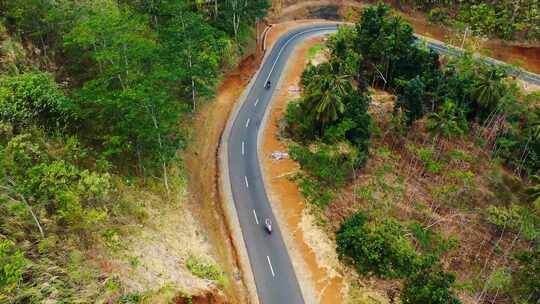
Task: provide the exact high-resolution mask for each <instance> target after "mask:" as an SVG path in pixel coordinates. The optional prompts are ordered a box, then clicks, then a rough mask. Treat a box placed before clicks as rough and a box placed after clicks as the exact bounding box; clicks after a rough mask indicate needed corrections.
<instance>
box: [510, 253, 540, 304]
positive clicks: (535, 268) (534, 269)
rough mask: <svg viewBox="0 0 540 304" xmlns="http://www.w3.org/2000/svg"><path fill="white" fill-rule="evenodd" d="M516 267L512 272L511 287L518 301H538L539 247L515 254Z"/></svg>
mask: <svg viewBox="0 0 540 304" xmlns="http://www.w3.org/2000/svg"><path fill="white" fill-rule="evenodd" d="M516 259H517V261H518V262H519V266H518V268H517V269H516V270H515V271H514V273H513V274H512V289H513V290H514V294H515V297H516V298H517V299H519V300H520V302H519V303H538V302H539V301H540V280H538V274H539V273H540V247H537V248H536V249H533V250H530V251H523V252H521V253H519V254H517V256H516Z"/></svg>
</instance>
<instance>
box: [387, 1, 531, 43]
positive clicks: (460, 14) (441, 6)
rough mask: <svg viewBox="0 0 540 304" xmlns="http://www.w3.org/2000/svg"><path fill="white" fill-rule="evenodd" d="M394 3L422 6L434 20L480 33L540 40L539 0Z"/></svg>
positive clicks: (414, 6) (417, 7)
mask: <svg viewBox="0 0 540 304" xmlns="http://www.w3.org/2000/svg"><path fill="white" fill-rule="evenodd" d="M393 3H395V4H396V6H397V7H399V8H403V7H404V6H409V7H412V8H415V9H418V10H420V11H422V12H424V13H426V14H427V17H428V20H430V21H432V22H436V23H440V24H442V25H445V26H452V27H454V28H458V29H462V30H464V29H465V28H468V29H469V30H470V31H471V32H472V33H474V34H476V35H478V36H487V37H490V38H500V39H503V40H521V41H531V42H535V41H536V42H537V41H539V40H540V17H539V16H540V3H538V1H535V0H525V1H512V0H493V1H485V0H473V1H460V0H444V1H431V0H405V1H403V0H402V1H394V2H393Z"/></svg>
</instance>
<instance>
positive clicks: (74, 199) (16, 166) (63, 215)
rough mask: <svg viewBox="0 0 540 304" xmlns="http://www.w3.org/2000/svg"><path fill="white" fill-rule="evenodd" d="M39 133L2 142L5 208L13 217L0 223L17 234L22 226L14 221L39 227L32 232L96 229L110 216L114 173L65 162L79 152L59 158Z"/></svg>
mask: <svg viewBox="0 0 540 304" xmlns="http://www.w3.org/2000/svg"><path fill="white" fill-rule="evenodd" d="M39 134H40V133H39V132H37V133H35V134H28V133H27V134H21V135H16V136H14V137H13V138H11V139H10V140H9V141H8V142H7V144H5V145H1V144H0V156H1V157H0V185H2V188H3V189H4V191H5V192H4V193H5V198H6V201H7V203H6V204H4V205H3V206H2V207H1V208H0V209H1V211H2V214H5V215H6V216H7V215H9V216H10V217H11V218H10V219H9V220H7V219H6V220H3V221H0V223H1V224H2V226H3V229H6V230H7V231H9V232H13V233H14V232H15V231H12V229H18V228H17V226H14V227H12V226H11V224H10V223H12V222H13V221H16V220H15V219H20V220H22V223H28V224H27V225H28V226H27V228H28V229H30V227H35V228H31V229H30V230H29V231H32V230H33V231H36V232H37V231H39V232H40V233H41V234H42V235H44V234H46V233H47V232H49V231H48V230H49V229H50V230H52V231H55V230H56V229H57V228H59V227H63V228H65V229H68V230H72V231H76V232H79V233H82V234H87V233H91V232H92V231H95V230H96V228H97V224H99V223H100V222H102V221H103V220H104V219H105V218H106V217H107V212H106V208H105V204H106V203H107V194H108V192H109V190H110V188H111V184H110V177H109V175H108V174H106V173H105V174H101V173H97V172H93V171H90V170H88V169H83V168H80V167H78V166H77V165H76V164H75V163H72V162H69V161H66V160H65V159H69V158H74V159H78V158H79V156H80V153H81V151H80V150H78V149H72V150H71V151H68V150H66V151H64V153H67V154H71V157H68V156H67V155H65V156H66V157H65V159H62V158H58V156H59V155H58V154H57V151H55V150H54V147H51V145H50V144H49V145H46V144H45V143H44V138H43V137H41V136H40V135H39ZM58 145H59V146H62V145H63V143H62V142H60V143H58ZM74 145H75V146H77V144H74ZM72 153H74V154H72ZM77 155H79V156H77ZM16 210H18V212H15V211H16ZM24 210H26V211H24ZM51 220H52V221H51ZM53 223H54V224H56V225H58V226H56V225H54V224H53ZM24 226H26V225H24ZM36 226H37V227H36ZM36 228H37V229H36Z"/></svg>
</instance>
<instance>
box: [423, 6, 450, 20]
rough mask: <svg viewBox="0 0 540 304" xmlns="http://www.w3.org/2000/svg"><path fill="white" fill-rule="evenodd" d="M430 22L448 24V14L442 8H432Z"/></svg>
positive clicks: (429, 14) (429, 15)
mask: <svg viewBox="0 0 540 304" xmlns="http://www.w3.org/2000/svg"><path fill="white" fill-rule="evenodd" d="M428 20H429V21H430V22H440V23H446V22H447V21H448V12H447V11H446V10H445V9H443V8H440V7H435V8H432V9H431V10H430V11H429V13H428Z"/></svg>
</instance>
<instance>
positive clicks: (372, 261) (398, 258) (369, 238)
mask: <svg viewBox="0 0 540 304" xmlns="http://www.w3.org/2000/svg"><path fill="white" fill-rule="evenodd" d="M405 234H406V231H405V228H404V227H403V226H402V225H401V224H399V223H398V222H397V221H395V220H393V219H383V220H381V221H375V220H371V219H369V218H368V217H367V216H366V215H365V214H364V213H356V214H354V215H353V216H351V217H349V218H348V219H346V220H345V222H344V223H343V224H342V225H341V227H340V229H339V230H338V232H337V234H336V242H337V252H338V255H339V257H340V258H341V259H342V260H344V261H346V262H348V263H349V264H351V265H353V266H354V267H355V268H356V269H357V270H358V272H359V273H364V274H367V273H374V274H375V275H377V276H380V277H384V278H403V277H407V276H409V275H411V274H412V273H415V272H416V271H418V269H419V268H420V267H422V265H423V264H425V263H426V262H428V260H429V259H426V260H424V259H423V258H422V257H420V256H419V255H418V254H417V252H416V250H415V249H414V246H413V245H412V243H411V241H410V240H409V239H408V238H407V237H406V236H405Z"/></svg>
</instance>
